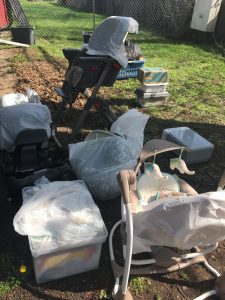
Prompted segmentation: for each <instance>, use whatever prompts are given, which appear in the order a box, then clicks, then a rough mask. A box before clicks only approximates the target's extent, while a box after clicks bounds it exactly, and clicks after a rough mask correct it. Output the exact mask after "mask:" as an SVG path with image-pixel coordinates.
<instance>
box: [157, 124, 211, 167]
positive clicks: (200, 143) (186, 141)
mask: <svg viewBox="0 0 225 300" xmlns="http://www.w3.org/2000/svg"><path fill="white" fill-rule="evenodd" d="M162 139H164V140H167V141H170V142H173V143H176V144H178V145H181V146H185V147H187V148H188V149H189V150H190V151H184V152H183V154H182V159H183V160H185V161H186V162H187V163H198V162H203V161H207V160H209V159H210V157H211V155H212V153H213V149H214V145H213V144H212V143H210V142H209V141H207V140H206V139H205V138H203V137H202V136H201V135H199V134H198V133H197V132H195V131H193V130H192V129H190V128H189V127H177V128H167V129H164V131H163V134H162ZM177 154H179V153H177Z"/></svg>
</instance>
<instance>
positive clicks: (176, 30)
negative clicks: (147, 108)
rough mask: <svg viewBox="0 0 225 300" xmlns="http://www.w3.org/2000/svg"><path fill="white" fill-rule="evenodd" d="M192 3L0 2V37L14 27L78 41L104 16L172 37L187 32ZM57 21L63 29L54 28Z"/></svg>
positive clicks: (142, 0)
mask: <svg viewBox="0 0 225 300" xmlns="http://www.w3.org/2000/svg"><path fill="white" fill-rule="evenodd" d="M224 3H225V0H223V4H224ZM194 4H195V0H139V1H137V0H49V1H47V0H0V32H1V33H0V34H1V36H2V35H4V34H6V33H7V32H8V33H9V32H10V29H11V27H14V26H19V27H21V26H22V27H30V26H31V27H35V34H36V37H38V38H44V39H47V40H51V38H53V37H58V38H59V39H60V35H62V34H64V35H65V33H66V35H67V38H68V39H70V37H74V38H75V37H77V36H78V35H79V34H80V37H79V38H81V31H82V30H83V31H91V30H93V27H94V24H95V23H96V24H98V22H100V21H101V20H102V19H104V18H105V17H107V16H110V15H119V16H130V17H133V18H134V19H136V20H137V21H138V22H139V24H140V30H143V31H147V32H157V33H160V34H164V35H169V36H173V37H175V38H176V37H182V36H185V34H186V33H187V32H188V30H189V28H190V22H191V17H192V13H193V7H194ZM223 7H225V5H223ZM85 12H86V13H85ZM95 14H97V16H96V19H95ZM59 22H61V23H60V24H62V28H63V30H58V29H57V28H58V27H59V26H58V27H57V26H56V23H57V24H59ZM62 31H64V32H62ZM77 39H78V38H77Z"/></svg>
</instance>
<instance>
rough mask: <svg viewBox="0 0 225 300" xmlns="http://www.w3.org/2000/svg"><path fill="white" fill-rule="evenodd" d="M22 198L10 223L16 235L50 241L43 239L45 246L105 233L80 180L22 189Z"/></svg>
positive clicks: (94, 206) (95, 207)
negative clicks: (19, 206)
mask: <svg viewBox="0 0 225 300" xmlns="http://www.w3.org/2000/svg"><path fill="white" fill-rule="evenodd" d="M23 198H24V202H23V205H22V207H21V208H20V210H19V211H18V212H17V214H16V215H15V217H14V220H13V225H14V228H15V230H16V232H18V233H19V234H21V235H29V236H33V237H43V236H47V237H49V238H50V239H51V241H52V243H49V241H48V240H49V238H48V239H47V242H46V243H47V245H48V247H56V244H57V245H58V246H60V247H63V245H65V246H67V247H68V245H70V244H71V245H75V244H76V245H79V244H82V243H83V242H84V241H85V243H87V240H89V239H90V240H93V239H94V238H96V239H97V238H98V237H99V238H100V237H102V236H105V235H106V234H107V230H106V228H105V225H104V222H103V220H102V217H101V214H100V211H99V209H98V207H97V206H96V204H95V203H94V201H93V198H92V196H91V194H90V193H89V191H88V189H87V187H86V186H85V184H84V182H82V181H55V182H50V183H47V184H40V185H38V186H35V187H31V188H25V189H24V190H23ZM42 246H43V247H44V245H42ZM41 250H43V249H40V251H41ZM48 250H50V249H48Z"/></svg>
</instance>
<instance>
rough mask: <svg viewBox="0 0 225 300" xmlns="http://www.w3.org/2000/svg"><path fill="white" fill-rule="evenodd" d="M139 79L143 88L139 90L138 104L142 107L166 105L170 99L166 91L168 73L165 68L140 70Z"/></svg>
mask: <svg viewBox="0 0 225 300" xmlns="http://www.w3.org/2000/svg"><path fill="white" fill-rule="evenodd" d="M138 79H139V81H140V82H141V83H142V86H141V87H139V88H137V89H136V91H135V94H136V95H137V102H138V103H139V104H140V105H141V106H142V107H148V106H152V105H160V104H164V103H165V102H166V100H167V98H168V97H169V93H168V92H167V91H166V88H167V85H168V72H167V71H166V70H164V69H163V68H146V67H143V68H140V69H139V71H138Z"/></svg>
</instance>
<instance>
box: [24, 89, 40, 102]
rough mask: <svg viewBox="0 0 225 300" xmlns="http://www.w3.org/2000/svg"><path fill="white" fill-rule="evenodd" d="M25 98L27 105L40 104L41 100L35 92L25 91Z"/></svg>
mask: <svg viewBox="0 0 225 300" xmlns="http://www.w3.org/2000/svg"><path fill="white" fill-rule="evenodd" d="M27 98H28V102H29V103H41V98H40V96H39V95H38V93H37V92H36V91H35V90H31V89H27Z"/></svg>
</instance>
